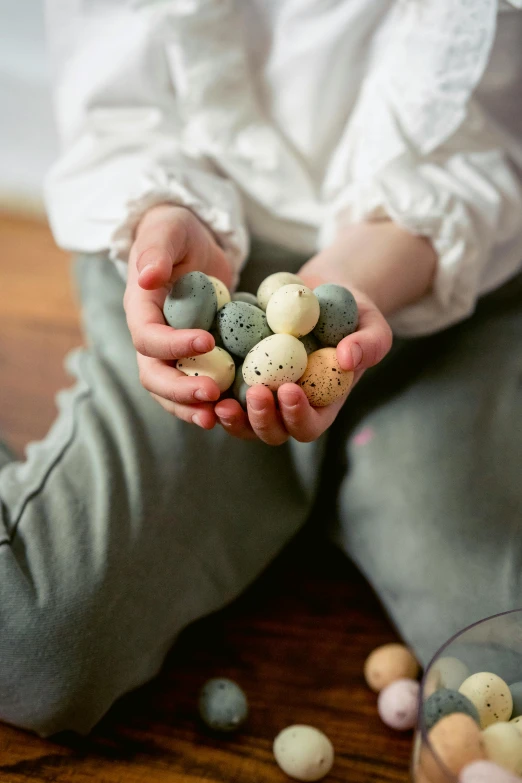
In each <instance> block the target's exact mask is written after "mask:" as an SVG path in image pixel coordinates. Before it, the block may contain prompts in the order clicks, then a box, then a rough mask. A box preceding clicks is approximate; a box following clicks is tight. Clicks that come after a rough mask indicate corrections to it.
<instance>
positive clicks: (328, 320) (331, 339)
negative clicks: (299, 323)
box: [314, 283, 359, 348]
mask: <svg viewBox="0 0 522 783" xmlns="http://www.w3.org/2000/svg"><path fill="white" fill-rule="evenodd" d="M314 294H315V295H316V297H317V298H318V300H319V306H320V309H321V314H320V316H319V320H318V322H317V325H316V327H315V329H314V334H315V336H316V337H317V339H318V340H319V342H320V343H321V344H322V345H329V346H331V347H333V348H335V346H336V345H338V344H339V343H340V342H341V340H342V339H343V337H346V336H347V335H348V334H352V332H355V330H356V329H357V322H358V320H359V313H358V310H357V303H356V301H355V299H354V297H353V295H352V294H351V293H350V292H349V291H348V289H347V288H344V287H343V286H341V285H334V283H324V284H323V285H320V286H318V287H317V288H314Z"/></svg>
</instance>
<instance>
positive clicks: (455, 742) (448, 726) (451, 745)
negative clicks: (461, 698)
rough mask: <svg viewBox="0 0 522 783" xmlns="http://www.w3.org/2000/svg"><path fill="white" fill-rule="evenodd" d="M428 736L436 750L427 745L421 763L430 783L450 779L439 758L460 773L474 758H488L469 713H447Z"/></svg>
mask: <svg viewBox="0 0 522 783" xmlns="http://www.w3.org/2000/svg"><path fill="white" fill-rule="evenodd" d="M428 739H429V744H430V746H431V749H432V750H433V753H432V752H431V750H430V748H429V747H428V746H424V747H423V748H422V749H421V753H420V766H421V767H422V769H423V770H424V773H425V775H426V776H427V778H428V780H429V781H430V783H448V776H447V774H446V772H445V770H444V769H443V768H442V767H441V765H440V763H439V762H442V764H443V765H444V767H446V769H448V770H449V772H451V773H452V774H453V775H458V774H459V773H460V771H461V770H462V769H464V767H465V766H467V765H468V764H471V762H473V761H481V760H485V759H486V750H485V747H484V740H483V737H482V732H481V730H480V728H479V727H478V726H477V724H476V722H475V721H474V720H473V718H470V717H469V715H463V714H462V713H454V714H453V715H447V716H446V717H445V718H442V720H440V721H439V722H438V723H437V724H436V725H435V726H434V727H433V728H432V730H431V731H430V733H429V734H428ZM434 754H436V755H434Z"/></svg>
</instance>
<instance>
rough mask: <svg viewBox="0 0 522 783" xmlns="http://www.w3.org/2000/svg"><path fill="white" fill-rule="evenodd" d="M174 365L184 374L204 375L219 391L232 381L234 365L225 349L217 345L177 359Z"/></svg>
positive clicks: (227, 386)
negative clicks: (210, 349)
mask: <svg viewBox="0 0 522 783" xmlns="http://www.w3.org/2000/svg"><path fill="white" fill-rule="evenodd" d="M176 367H177V368H178V370H181V372H182V373H184V374H185V375H191V376H195V377H197V376H199V375H202V376H206V377H207V378H212V380H213V381H215V382H216V384H217V386H218V388H219V391H220V392H224V391H226V390H227V389H229V388H230V387H231V386H232V384H233V383H234V378H235V375H236V365H235V364H234V360H233V359H232V357H231V356H230V354H229V353H227V351H225V350H223V348H218V347H217V346H216V347H215V348H213V349H212V351H209V352H208V353H202V354H201V355H200V356H189V357H187V358H186V359H178V361H177V364H176Z"/></svg>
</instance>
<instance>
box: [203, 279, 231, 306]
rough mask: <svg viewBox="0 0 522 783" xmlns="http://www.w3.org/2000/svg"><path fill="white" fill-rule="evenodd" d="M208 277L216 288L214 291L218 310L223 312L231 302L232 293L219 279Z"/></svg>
mask: <svg viewBox="0 0 522 783" xmlns="http://www.w3.org/2000/svg"><path fill="white" fill-rule="evenodd" d="M207 277H208V279H209V280H210V282H211V283H212V285H213V286H214V291H215V292H216V297H217V309H218V310H221V308H222V307H223V306H224V305H226V304H227V302H230V291H229V290H228V288H227V287H226V285H225V284H224V283H223V282H222V281H221V280H220V279H219V278H217V277H213V276H212V275H207Z"/></svg>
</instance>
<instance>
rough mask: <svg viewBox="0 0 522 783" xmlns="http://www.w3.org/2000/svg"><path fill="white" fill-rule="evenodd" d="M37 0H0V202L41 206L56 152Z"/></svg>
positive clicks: (32, 207)
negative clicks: (46, 175)
mask: <svg viewBox="0 0 522 783" xmlns="http://www.w3.org/2000/svg"><path fill="white" fill-rule="evenodd" d="M49 81H50V73H49V67H48V63H47V59H46V50H45V32H44V10H43V0H0V205H2V206H8V207H14V208H21V209H30V210H40V209H42V201H41V194H42V191H41V189H42V182H43V178H44V175H45V172H46V170H47V169H48V167H49V164H50V163H51V162H52V161H53V160H54V158H55V157H56V154H57V140H56V134H55V130H54V126H53V117H52V107H51V97H50V87H49Z"/></svg>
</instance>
